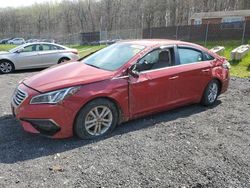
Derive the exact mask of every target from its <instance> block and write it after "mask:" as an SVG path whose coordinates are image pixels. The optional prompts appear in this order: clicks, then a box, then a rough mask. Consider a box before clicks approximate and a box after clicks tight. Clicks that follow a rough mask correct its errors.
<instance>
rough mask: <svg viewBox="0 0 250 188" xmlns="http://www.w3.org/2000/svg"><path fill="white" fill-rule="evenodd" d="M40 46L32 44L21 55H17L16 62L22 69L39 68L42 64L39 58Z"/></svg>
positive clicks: (15, 55)
mask: <svg viewBox="0 0 250 188" xmlns="http://www.w3.org/2000/svg"><path fill="white" fill-rule="evenodd" d="M38 50H39V45H37V44H32V45H29V46H26V47H24V49H23V50H22V51H20V53H15V54H14V58H15V62H16V63H18V67H19V68H20V69H22V68H23V69H24V68H25V69H28V68H36V67H39V65H40V63H41V58H40V56H39V51H38Z"/></svg>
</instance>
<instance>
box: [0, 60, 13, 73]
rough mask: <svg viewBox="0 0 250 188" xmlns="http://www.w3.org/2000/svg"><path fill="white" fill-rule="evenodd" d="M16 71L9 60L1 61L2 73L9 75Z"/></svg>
mask: <svg viewBox="0 0 250 188" xmlns="http://www.w3.org/2000/svg"><path fill="white" fill-rule="evenodd" d="M14 70H15V66H14V64H13V63H12V62H11V61H9V60H1V61H0V73H2V74H8V73H11V72H13V71H14Z"/></svg>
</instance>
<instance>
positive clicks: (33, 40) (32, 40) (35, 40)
mask: <svg viewBox="0 0 250 188" xmlns="http://www.w3.org/2000/svg"><path fill="white" fill-rule="evenodd" d="M33 42H40V41H39V39H28V40H26V43H33Z"/></svg>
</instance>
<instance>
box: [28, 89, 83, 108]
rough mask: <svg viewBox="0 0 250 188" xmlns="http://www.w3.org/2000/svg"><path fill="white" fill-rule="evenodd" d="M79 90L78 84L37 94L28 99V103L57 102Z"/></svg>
mask: <svg viewBox="0 0 250 188" xmlns="http://www.w3.org/2000/svg"><path fill="white" fill-rule="evenodd" d="M79 90H80V86H77V87H70V88H66V89H61V90H57V91H52V92H48V93H44V94H41V95H37V96H35V97H33V98H32V99H31V100H30V104H57V103H59V102H61V101H63V100H64V99H65V98H67V97H69V96H71V95H74V94H75V93H76V92H78V91H79Z"/></svg>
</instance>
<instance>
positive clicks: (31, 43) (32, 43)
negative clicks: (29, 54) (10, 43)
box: [25, 42, 68, 49]
mask: <svg viewBox="0 0 250 188" xmlns="http://www.w3.org/2000/svg"><path fill="white" fill-rule="evenodd" d="M34 44H50V45H55V46H60V47H62V48H65V49H68V47H67V46H62V45H60V44H56V43H51V42H29V43H26V44H25V46H27V45H34Z"/></svg>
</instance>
